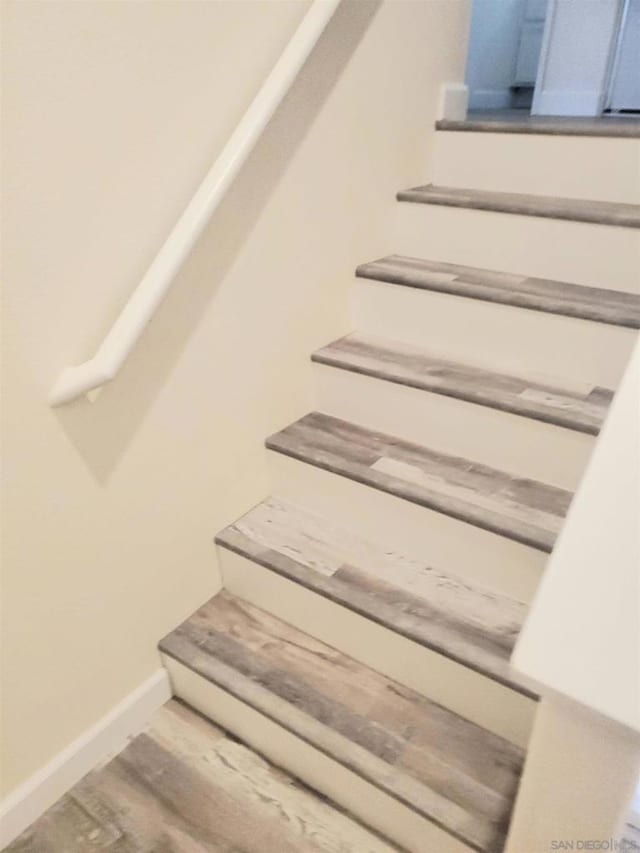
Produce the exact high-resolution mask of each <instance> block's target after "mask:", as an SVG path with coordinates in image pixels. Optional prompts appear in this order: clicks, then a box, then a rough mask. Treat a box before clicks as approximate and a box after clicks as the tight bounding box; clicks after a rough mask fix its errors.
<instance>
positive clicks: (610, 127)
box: [436, 110, 640, 139]
mask: <svg viewBox="0 0 640 853" xmlns="http://www.w3.org/2000/svg"><path fill="white" fill-rule="evenodd" d="M436 129H437V130H448V131H453V130H455V131H471V132H474V133H482V132H484V133H517V134H520V133H528V134H542V135H551V136H608V137H618V138H622V139H638V138H640V121H639V120H638V119H637V118H635V117H632V116H615V115H603V116H598V117H597V118H591V117H582V116H535V115H530V114H529V113H527V112H526V111H525V110H475V111H473V110H472V111H470V112H469V113H468V114H467V117H466V119H462V120H457V119H456V120H454V119H439V121H437V122H436Z"/></svg>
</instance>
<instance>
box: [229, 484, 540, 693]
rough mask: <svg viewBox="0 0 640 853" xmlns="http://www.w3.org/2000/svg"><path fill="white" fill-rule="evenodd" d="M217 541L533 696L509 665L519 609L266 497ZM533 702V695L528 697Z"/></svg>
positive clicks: (511, 601)
mask: <svg viewBox="0 0 640 853" xmlns="http://www.w3.org/2000/svg"><path fill="white" fill-rule="evenodd" d="M216 541H217V542H218V544H220V545H222V546H223V547H225V548H228V549H229V550H231V551H234V552H236V553H239V554H241V555H242V556H244V557H247V558H248V559H250V560H253V561H254V562H257V563H258V564H259V565H263V566H265V567H266V568H268V569H271V570H272V571H275V572H277V573H278V574H281V575H283V576H284V577H287V578H289V579H290V580H292V581H294V582H296V583H299V584H301V585H302V586H305V587H307V588H308V589H311V590H313V591H314V592H317V593H318V594H320V595H323V596H325V597H327V598H329V599H330V600H331V601H334V602H336V603H338V604H341V605H343V606H345V607H348V608H350V609H352V610H354V611H355V612H356V613H359V614H361V615H363V616H366V617H367V618H369V619H373V620H374V621H376V622H378V623H379V624H381V625H384V626H385V627H387V628H389V629H390V630H392V631H394V632H396V633H398V634H401V635H402V636H405V637H407V638H408V639H411V640H413V641H415V642H417V643H420V644H421V645H424V646H426V647H427V648H430V649H433V650H434V651H437V652H440V653H441V654H444V655H446V656H447V657H449V658H451V659H453V660H455V661H457V662H459V663H462V664H463V665H465V666H468V667H470V668H472V669H474V670H475V671H477V672H480V673H482V674H484V675H487V676H488V677H490V678H493V679H494V680H496V681H499V682H500V683H502V684H505V685H506V686H508V687H513V688H514V689H516V690H518V691H519V692H522V693H524V694H525V695H527V696H533V694H532V693H531V691H530V689H529V688H527V687H526V686H525V685H523V684H522V683H521V682H520V681H519V679H518V676H517V674H516V673H514V672H512V671H511V669H510V666H509V657H510V654H511V651H512V649H513V646H514V643H515V640H516V638H517V636H518V633H519V631H520V628H521V626H522V622H523V620H524V616H525V614H526V605H524V604H523V603H522V602H519V601H515V600H514V599H511V598H507V597H506V596H501V595H498V594H496V593H494V592H492V591H489V590H485V589H483V588H482V587H477V586H476V587H474V586H472V585H471V584H469V583H468V582H467V581H464V580H462V579H460V578H457V577H455V576H454V575H451V574H447V573H445V572H443V571H440V570H437V569H435V568H434V567H432V566H429V565H428V564H426V563H424V562H421V561H418V560H414V559H411V558H409V557H407V556H406V555H404V554H401V553H399V552H397V551H393V550H389V549H388V548H386V547H384V546H382V545H376V544H373V543H370V542H366V541H364V540H363V539H362V538H361V537H359V536H357V535H356V534H354V533H353V532H352V531H351V530H345V529H344V528H341V527H340V526H338V525H336V524H335V522H332V521H331V520H329V519H325V518H320V517H319V516H316V515H314V514H313V513H310V512H308V511H306V510H304V509H302V508H300V507H296V506H294V505H292V504H290V503H288V502H286V501H283V500H281V499H279V498H277V497H272V498H269V499H267V500H266V501H264V502H263V503H262V504H259V505H258V506H257V507H254V509H253V510H251V511H250V512H249V513H247V514H246V515H245V516H243V517H242V518H241V519H239V520H238V521H236V522H235V523H234V524H233V525H231V526H230V527H228V528H226V529H225V530H223V531H222V532H221V533H220V534H219V535H218V536H217V537H216ZM533 698H536V697H533Z"/></svg>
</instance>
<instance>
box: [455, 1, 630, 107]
mask: <svg viewBox="0 0 640 853" xmlns="http://www.w3.org/2000/svg"><path fill="white" fill-rule="evenodd" d="M639 57H640V0H473V7H472V18H471V30H470V39H469V53H468V62H467V74H466V82H467V87H468V89H469V110H470V111H471V112H474V113H476V114H477V113H478V112H483V113H484V114H485V115H487V116H488V115H489V114H491V113H497V114H498V117H507V116H509V115H511V116H513V117H514V118H516V119H517V118H519V117H528V116H529V115H531V116H582V117H590V118H592V119H593V118H600V117H602V116H612V115H615V116H618V117H620V116H630V117H635V118H636V120H637V119H638V118H639V117H640V61H639Z"/></svg>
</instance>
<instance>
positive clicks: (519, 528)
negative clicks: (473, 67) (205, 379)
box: [160, 125, 640, 853]
mask: <svg viewBox="0 0 640 853" xmlns="http://www.w3.org/2000/svg"><path fill="white" fill-rule="evenodd" d="M485 130H486V129H483V130H482V131H481V130H478V132H474V130H473V129H469V128H467V127H464V125H460V126H458V128H457V129H456V130H439V131H438V132H437V136H438V140H437V146H436V152H437V157H436V163H435V166H434V184H433V185H429V186H426V187H418V188H415V189H410V190H405V191H402V192H400V193H399V194H398V200H399V204H398V208H397V216H396V226H397V227H396V231H395V234H394V237H393V240H394V244H395V245H394V246H393V247H392V248H393V250H394V251H395V252H397V254H392V255H389V256H387V257H383V258H381V259H379V260H374V261H371V262H368V263H364V264H363V265H362V266H360V267H358V269H357V270H356V279H355V283H354V287H353V311H352V317H353V324H354V331H353V332H352V333H351V334H349V335H347V336H346V337H343V338H341V339H340V340H337V341H334V342H332V343H328V344H327V345H326V346H324V347H323V348H322V349H320V350H318V351H317V352H316V353H314V354H313V355H312V356H311V358H312V362H313V371H314V380H315V383H316V411H313V412H311V413H309V414H306V415H305V416H304V417H302V418H300V419H299V420H298V421H296V422H295V423H293V424H290V425H288V426H285V427H284V428H283V429H282V430H280V431H279V432H277V433H276V434H274V435H272V436H270V437H268V438H267V439H266V447H267V452H268V455H269V458H270V463H271V468H272V474H273V494H272V495H271V496H270V497H268V498H267V499H266V500H265V501H263V502H262V503H261V504H259V505H258V506H256V507H254V508H253V509H251V510H250V511H249V512H248V513H247V514H246V515H245V516H243V517H242V518H240V519H239V520H238V521H236V522H235V523H234V524H232V525H231V526H230V527H228V528H227V529H225V530H223V531H221V532H220V533H219V534H218V536H217V537H216V542H217V547H218V553H219V558H220V562H221V566H222V572H223V578H224V590H223V591H222V592H220V593H219V594H218V595H217V596H215V597H214V598H213V599H212V600H211V601H209V602H208V603H206V604H204V606H203V607H202V608H200V610H198V611H197V612H196V613H195V614H193V616H191V617H190V618H189V619H188V620H187V621H186V622H185V623H184V624H182V625H180V626H179V627H178V628H176V629H175V630H174V631H173V632H172V633H171V634H169V635H168V636H167V637H165V638H164V639H163V640H162V642H161V644H160V649H161V652H162V655H163V659H164V662H165V665H166V667H167V669H168V670H169V673H170V675H171V679H172V683H173V687H174V691H175V693H176V694H177V696H179V697H180V698H182V699H183V700H184V701H185V702H187V703H188V704H189V705H191V706H192V707H193V708H195V709H197V710H198V711H200V712H201V713H203V714H205V715H206V716H208V717H210V718H211V719H212V720H214V721H215V722H217V723H219V724H220V725H222V726H223V727H224V728H226V729H228V730H229V731H231V732H232V733H233V734H235V735H237V736H238V737H239V738H240V739H242V740H243V741H245V742H246V743H248V744H249V745H250V746H252V747H253V748H255V749H256V750H257V751H258V752H260V753H262V754H263V755H265V756H267V758H269V759H270V760H272V761H274V762H275V763H277V764H279V765H281V766H283V767H285V768H286V769H287V770H288V771H290V772H291V773H293V774H294V775H295V776H297V777H299V778H300V779H302V780H303V781H304V782H306V783H307V784H308V785H310V786H311V787H313V788H315V789H316V790H318V791H320V792H322V793H323V794H325V795H327V796H328V797H330V798H331V799H333V800H334V801H335V802H337V803H338V804H339V805H340V806H342V807H343V808H344V809H346V810H347V811H350V812H352V813H353V814H354V815H356V816H357V817H358V818H359V819H360V820H362V821H363V822H364V823H366V824H368V825H369V826H370V827H372V828H373V829H375V830H376V831H378V832H380V833H382V834H383V835H384V836H386V837H388V838H390V839H391V840H392V841H393V842H394V843H396V844H397V845H399V846H401V847H403V848H406V849H408V850H411V851H419V853H432V851H437V853H462V851H468V850H476V851H500V850H502V849H503V848H504V845H505V838H506V833H507V829H508V826H509V820H510V816H511V812H512V809H513V804H514V800H515V796H516V792H517V787H518V781H519V777H520V774H521V771H522V766H523V761H524V758H525V752H526V748H527V742H528V739H529V735H530V732H531V726H532V722H533V719H534V715H535V712H536V703H537V696H536V692H535V688H534V686H533V685H531V684H527V683H526V682H525V680H524V679H523V678H522V677H521V676H519V675H518V673H517V672H515V671H513V670H512V669H511V668H510V665H509V659H510V655H511V652H512V649H513V647H514V644H515V642H516V640H517V637H518V633H519V630H520V628H521V626H522V624H523V621H524V619H525V618H526V614H527V606H528V604H529V603H530V602H531V599H532V597H533V595H534V594H535V591H536V588H537V585H538V583H539V580H540V578H541V575H542V573H543V571H544V566H545V562H546V560H547V558H548V555H549V553H550V552H551V550H552V548H553V546H554V542H555V540H556V537H557V535H558V533H559V531H560V529H561V527H562V523H563V519H564V516H565V514H566V512H567V509H568V507H569V504H570V501H571V498H572V494H573V492H574V491H575V489H576V488H577V486H578V484H579V481H580V477H581V474H582V472H583V470H584V467H585V465H586V463H587V460H588V458H589V455H590V452H591V449H592V447H593V444H594V442H595V440H596V437H597V435H598V431H599V429H600V427H601V425H602V423H603V420H604V418H605V416H606V413H607V408H608V406H609V404H610V402H611V399H612V397H613V394H614V391H615V389H616V387H617V385H618V383H619V381H620V378H621V375H622V372H623V370H624V367H625V365H626V362H627V360H628V358H629V355H630V353H631V349H632V346H633V344H634V341H635V339H636V335H637V330H638V329H639V328H640V296H639V295H638V280H637V279H638V258H639V254H638V248H639V241H638V237H639V235H640V232H639V231H638V228H639V227H640V205H639V202H640V197H639V193H638V181H637V180H636V181H635V183H634V181H633V175H627V177H628V180H627V182H626V183H625V181H624V180H623V176H621V175H620V174H619V170H620V168H621V166H620V164H621V163H622V164H624V163H629V162H633V160H632V159H630V147H631V146H635V148H634V149H633V150H634V151H635V152H636V156H637V150H638V149H637V146H638V140H636V139H633V138H625V137H620V138H614V137H612V138H607V139H599V138H593V137H591V136H589V137H585V138H580V137H579V135H578V136H576V135H574V131H575V128H574V129H573V130H572V135H567V136H564V137H563V136H560V135H557V134H556V135H550V136H536V135H535V134H531V133H524V134H522V135H519V134H518V133H513V132H507V133H505V134H502V135H501V134H499V133H494V134H488V133H486V132H485ZM510 130H511V129H510ZM462 131H464V132H462ZM479 136H482V140H481V141H478V137H479ZM476 142H477V144H478V145H482V146H483V151H484V152H485V154H486V157H485V160H484V161H483V163H477V164H476V168H477V170H479V171H480V170H481V171H482V174H483V176H484V177H483V178H482V179H481V181H480V183H482V181H484V182H485V183H486V181H487V178H486V176H487V174H489V175H490V176H491V180H492V185H491V186H490V187H486V186H472V188H469V187H468V186H464V185H459V183H460V182H461V181H463V180H465V179H467V178H468V175H469V170H470V166H469V163H470V162H471V161H472V160H473V156H474V155H473V152H474V145H475V144H476ZM574 145H575V146H578V147H576V148H575V149H573V148H572V146H574ZM589 145H592V146H593V147H592V149H591V152H592V154H594V153H595V154H596V155H597V156H598V157H601V159H599V160H598V161H597V164H596V168H597V170H598V177H597V180H596V181H594V182H590V179H589V174H590V173H589V171H588V170H589V169H590V168H594V161H593V159H592V158H591V157H590V156H589V153H588V152H589V149H588V146H589ZM585 146H586V147H585ZM574 150H575V152H576V156H575V158H574V157H572V151H574ZM605 155H606V156H605ZM523 157H524V158H525V159H524V160H523V159H522V158H523ZM526 158H530V159H531V162H532V164H533V165H532V170H533V172H534V173H536V174H537V175H538V178H537V180H538V181H539V185H540V194H534V193H532V192H531V186H530V183H529V182H530V175H529V174H528V170H527V169H526V168H523V166H524V164H526V162H527V160H526ZM545 158H546V159H545ZM636 162H637V161H636ZM541 163H546V164H547V168H546V169H543V168H542V166H541ZM554 164H555V168H556V169H557V175H555V176H554ZM603 172H605V173H610V186H611V187H612V188H613V189H612V196H611V197H607V187H608V184H607V182H606V181H604V180H603V177H602V173H603ZM636 174H637V171H636ZM556 179H557V181H556ZM554 181H556V182H557V184H558V185H559V187H560V190H559V195H558V196H556V195H554V194H553V185H554ZM590 186H593V197H591V198H583V197H581V196H575V197H573V196H571V195H563V193H565V194H566V193H567V190H569V191H571V190H572V188H582V190H584V188H587V189H588V188H589V187H590ZM578 191H579V190H577V189H576V192H578ZM545 193H546V194H545ZM518 853H524V851H518ZM527 853H528V851H527Z"/></svg>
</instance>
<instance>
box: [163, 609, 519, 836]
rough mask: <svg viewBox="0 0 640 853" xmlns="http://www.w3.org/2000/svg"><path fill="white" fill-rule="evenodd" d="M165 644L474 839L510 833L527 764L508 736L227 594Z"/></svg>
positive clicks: (406, 800) (167, 649)
mask: <svg viewBox="0 0 640 853" xmlns="http://www.w3.org/2000/svg"><path fill="white" fill-rule="evenodd" d="M160 648H161V650H162V651H163V652H164V653H165V654H168V655H170V656H172V657H174V658H175V659H176V660H178V661H180V662H181V663H182V664H184V665H186V666H189V667H190V668H192V669H193V670H194V671H195V672H197V673H199V674H200V675H201V676H203V677H205V678H207V679H210V680H211V681H212V682H214V683H215V684H217V685H218V686H220V687H223V688H224V689H226V690H229V692H231V693H232V695H234V696H236V697H237V698H240V699H242V700H243V701H245V702H247V703H248V704H250V705H251V706H252V707H254V708H256V709H257V710H260V711H261V712H262V713H264V714H266V715H267V716H268V717H269V718H270V719H273V720H275V721H276V722H278V723H279V724H280V725H283V726H284V727H285V728H288V729H289V730H290V731H292V732H294V733H295V734H297V736H299V737H302V738H303V739H304V740H306V741H308V742H309V743H311V744H313V745H314V746H315V747H316V748H318V749H320V750H321V751H323V752H325V753H326V754H328V755H330V756H331V757H333V758H335V759H336V760H339V761H341V762H342V763H343V764H345V766H347V767H348V768H349V769H351V770H354V772H357V773H359V774H360V775H362V776H363V778H366V779H367V780H368V781H372V782H373V783H374V784H376V785H377V786H378V787H381V788H383V790H386V791H388V792H389V793H391V794H392V795H393V796H395V797H396V798H398V799H400V800H401V801H402V802H404V803H405V804H406V805H409V806H410V807H411V808H413V809H415V810H416V811H418V812H420V813H421V814H423V815H424V816H426V817H428V818H429V819H430V820H432V821H434V822H435V823H437V824H438V825H439V826H441V827H443V828H445V829H447V831H449V832H451V834H453V835H455V836H456V837H458V838H460V839H461V840H464V841H465V842H466V843H468V844H471V845H472V846H474V847H476V848H477V849H480V850H485V849H494V847H495V846H496V845H497V844H498V842H499V841H500V839H501V838H502V835H503V832H504V821H505V815H508V813H509V811H510V807H511V799H512V794H513V790H514V789H515V784H516V781H517V779H518V776H519V773H520V770H521V765H522V753H521V751H520V750H519V749H517V748H516V747H514V746H513V745H511V744H509V743H508V742H507V741H504V740H503V739H502V738H499V737H497V736H496V735H493V734H491V733H489V732H487V731H485V730H483V729H481V728H480V727H478V726H476V725H475V724H473V723H469V722H468V721H466V720H463V719H462V718H461V717H458V716H457V715H456V714H453V713H452V712H450V711H448V710H446V709H445V708H442V707H440V706H438V705H435V703H433V702H430V701H429V700H427V699H425V698H424V697H422V696H420V695H418V694H416V693H414V692H413V691H410V690H407V689H406V688H403V687H400V686H399V685H397V684H396V683H395V682H392V681H390V680H389V679H387V678H385V677H384V676H382V675H380V674H378V673H376V672H374V671H373V670H370V669H368V668H367V667H365V666H363V665H361V664H359V663H357V662H356V661H354V660H352V659H350V658H347V657H346V656H345V655H343V654H341V653H340V652H338V651H337V650H335V649H332V648H330V647H329V646H326V645H325V644H323V643H320V642H318V641H317V640H314V639H313V638H311V637H309V636H308V635H306V634H303V633H302V632H300V631H298V630H296V629H294V628H292V627H290V626H288V625H285V624H284V623H283V622H281V621H280V620H278V619H276V618H274V617H272V616H270V615H269V614H267V613H264V612H263V611H260V610H258V609H257V608H255V607H252V606H251V605H249V604H247V603H246V602H241V601H240V600H238V599H236V598H234V597H233V596H231V595H229V594H227V593H220V594H219V595H217V596H216V597H215V598H214V599H212V600H211V601H210V602H209V603H208V604H207V605H205V606H204V607H203V608H201V609H200V610H198V611H197V612H196V613H195V614H194V615H193V616H192V617H191V618H190V619H189V620H187V622H186V623H183V625H181V626H179V627H178V628H177V629H176V630H175V631H173V632H172V633H171V634H170V635H169V636H168V637H166V638H165V639H164V640H163V641H162V643H161V646H160ZM405 765H406V766H405ZM409 767H410V772H409Z"/></svg>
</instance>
